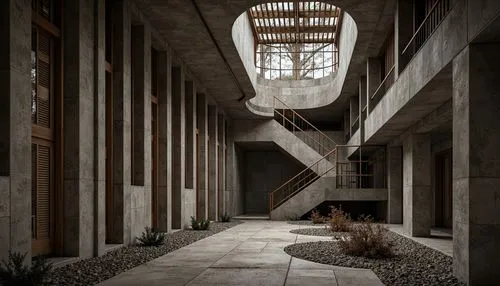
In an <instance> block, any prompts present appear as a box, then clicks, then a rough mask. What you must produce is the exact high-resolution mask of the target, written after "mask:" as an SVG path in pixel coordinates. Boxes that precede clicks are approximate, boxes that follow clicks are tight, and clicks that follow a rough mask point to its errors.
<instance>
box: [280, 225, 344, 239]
mask: <svg viewBox="0 0 500 286" xmlns="http://www.w3.org/2000/svg"><path fill="white" fill-rule="evenodd" d="M290 232H291V233H295V234H302V235H313V236H330V237H334V238H338V237H340V236H348V235H349V233H348V232H331V231H330V229H328V228H326V227H321V228H320V227H317V228H301V229H292V230H290Z"/></svg>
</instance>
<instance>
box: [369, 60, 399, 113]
mask: <svg viewBox="0 0 500 286" xmlns="http://www.w3.org/2000/svg"><path fill="white" fill-rule="evenodd" d="M395 70H396V69H395V66H392V68H391V69H390V70H389V73H387V75H386V76H385V78H384V79H383V80H382V82H381V83H380V85H379V86H378V88H377V90H375V92H374V93H373V94H372V95H371V96H370V110H369V111H368V112H370V113H371V112H372V110H373V108H374V107H375V106H376V105H377V104H378V103H379V101H380V99H382V97H383V96H384V95H385V93H386V92H387V91H388V90H389V88H390V87H391V86H392V85H393V84H394V78H395V77H394V71H395ZM365 113H366V112H365ZM365 118H366V114H365ZM365 118H363V120H364V119H365Z"/></svg>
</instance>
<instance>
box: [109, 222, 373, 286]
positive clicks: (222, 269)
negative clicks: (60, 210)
mask: <svg viewBox="0 0 500 286" xmlns="http://www.w3.org/2000/svg"><path fill="white" fill-rule="evenodd" d="M304 227H310V226H298V225H290V224H287V223H286V222H277V221H245V222H244V223H243V224H240V225H238V226H236V227H233V228H231V229H229V230H226V231H224V232H220V233H218V234H215V235H213V236H211V237H208V238H205V239H202V240H200V241H197V242H195V243H193V244H191V245H188V246H186V247H183V248H181V249H179V250H177V251H174V252H171V253H169V254H167V255H164V256H162V257H159V258H157V259H155V260H152V261H150V262H148V263H146V264H143V265H141V266H138V267H136V268H133V269H131V270H129V271H127V272H124V273H122V274H120V275H118V276H115V277H113V278H111V279H109V280H106V281H104V282H103V283H101V284H100V285H106V286H110V285H117V286H118V285H120V286H121V285H147V286H153V285H318V286H320V285H339V286H347V285H361V286H362V285H383V284H382V283H381V282H380V280H379V279H378V277H377V276H376V275H375V273H373V272H372V271H371V270H366V269H352V268H343V267H335V266H330V265H324V264H318V263H313V262H309V261H305V260H301V259H297V258H293V257H291V256H290V255H288V254H286V253H285V252H284V251H283V248H284V247H285V246H287V245H289V244H293V243H297V242H306V241H318V240H328V238H327V237H316V236H305V235H298V234H292V233H290V232H289V231H290V230H291V229H297V228H304Z"/></svg>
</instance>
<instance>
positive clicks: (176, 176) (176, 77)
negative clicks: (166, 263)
mask: <svg viewBox="0 0 500 286" xmlns="http://www.w3.org/2000/svg"><path fill="white" fill-rule="evenodd" d="M184 83H185V81H184V71H183V68H182V67H174V68H172V137H173V138H172V141H173V142H172V145H173V146H172V160H173V162H172V163H173V164H172V228H174V229H180V228H183V226H184V220H185V218H184V212H183V211H184V210H183V207H182V205H183V201H182V197H183V193H184V186H185V184H186V183H185V180H186V177H185V171H186V167H185V164H186V151H185V148H186V144H185V143H186V136H185V132H186V114H185V112H186V108H185V87H184Z"/></svg>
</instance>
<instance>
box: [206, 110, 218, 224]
mask: <svg viewBox="0 0 500 286" xmlns="http://www.w3.org/2000/svg"><path fill="white" fill-rule="evenodd" d="M218 127H219V126H218V124H217V106H214V105H209V106H208V138H209V139H208V176H209V180H208V218H209V219H211V220H217V219H219V210H218V209H217V205H218V204H219V193H218V192H217V187H218V180H219V177H218V172H219V170H218V168H217V161H218V156H217V153H218V151H219V150H218V148H217V146H218V144H219V138H218V136H217V135H218V132H217V129H218Z"/></svg>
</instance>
